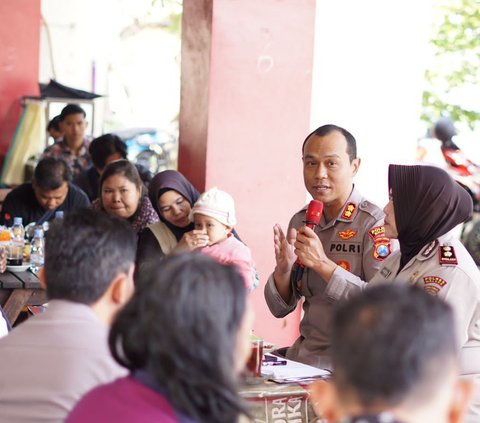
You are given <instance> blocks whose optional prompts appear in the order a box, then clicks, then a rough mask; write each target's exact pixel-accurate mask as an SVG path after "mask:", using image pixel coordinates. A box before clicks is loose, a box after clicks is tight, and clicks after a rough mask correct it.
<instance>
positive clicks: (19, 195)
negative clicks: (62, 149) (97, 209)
mask: <svg viewBox="0 0 480 423" xmlns="http://www.w3.org/2000/svg"><path fill="white" fill-rule="evenodd" d="M71 180H72V173H71V171H70V168H69V167H68V165H67V163H66V162H65V161H64V160H63V159H61V158H55V157H46V158H44V159H42V160H40V161H39V162H38V164H37V166H36V168H35V171H34V173H33V180H32V182H27V183H25V184H22V185H20V186H18V187H17V188H14V189H13V190H12V191H11V192H9V193H8V195H7V196H6V197H5V202H4V203H3V206H2V211H1V214H0V224H2V225H7V226H10V225H11V224H12V222H13V218H14V217H17V216H18V217H21V218H22V219H23V224H24V225H28V224H29V223H31V222H36V223H37V224H42V223H43V222H46V221H49V220H52V219H53V218H54V217H55V212H56V211H64V212H71V211H73V210H77V209H81V208H86V207H89V206H90V201H89V200H88V197H87V196H86V194H85V193H84V192H83V191H82V190H81V189H80V188H78V187H76V186H75V185H73V184H72V183H71Z"/></svg>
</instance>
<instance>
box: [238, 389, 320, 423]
mask: <svg viewBox="0 0 480 423" xmlns="http://www.w3.org/2000/svg"><path fill="white" fill-rule="evenodd" d="M240 395H241V396H242V397H243V398H244V399H245V400H246V401H247V402H248V404H249V406H250V412H251V413H252V417H253V419H252V421H254V422H259V423H265V422H266V423H268V422H295V423H300V422H302V423H314V422H315V423H317V422H318V423H320V422H322V420H321V419H319V418H318V417H317V416H315V413H314V411H313V408H312V405H311V403H310V401H309V392H308V388H307V387H306V386H302V385H299V384H288V385H287V384H286V385H279V384H276V383H273V382H270V381H267V380H264V381H262V382H260V383H258V384H255V385H244V386H243V387H242V388H241V389H240Z"/></svg>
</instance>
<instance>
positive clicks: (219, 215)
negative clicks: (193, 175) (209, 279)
mask: <svg viewBox="0 0 480 423" xmlns="http://www.w3.org/2000/svg"><path fill="white" fill-rule="evenodd" d="M189 217H190V221H192V222H193V223H194V225H195V229H194V230H195V231H202V232H203V233H205V234H206V235H208V243H207V244H206V245H203V246H200V248H199V249H198V250H199V251H200V252H202V253H203V254H207V255H208V256H210V257H212V258H214V259H215V260H216V261H218V262H220V263H223V264H234V265H236V266H237V268H238V270H239V271H240V274H241V275H242V277H243V280H244V282H245V286H246V287H247V289H248V290H249V291H252V290H253V289H254V288H255V286H256V281H257V280H258V279H257V272H256V270H255V264H254V262H253V260H252V253H251V252H250V249H249V248H248V247H247V246H246V245H245V244H244V243H243V242H241V241H239V240H238V239H237V238H235V237H234V236H233V234H232V230H233V227H234V226H235V225H236V224H237V219H236V218H235V204H234V201H233V198H232V196H231V195H230V194H228V193H226V192H224V191H220V190H219V189H218V188H216V187H215V188H212V189H210V190H208V191H205V192H204V193H203V194H202V195H200V197H199V198H198V200H197V202H196V203H195V204H194V206H193V207H192V210H191V212H190V216H189Z"/></svg>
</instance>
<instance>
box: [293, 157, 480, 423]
mask: <svg viewBox="0 0 480 423" xmlns="http://www.w3.org/2000/svg"><path fill="white" fill-rule="evenodd" d="M388 181H389V190H390V201H389V202H388V204H387V205H386V206H385V208H384V212H385V232H384V234H383V236H385V237H388V238H396V239H398V242H399V244H400V249H399V250H397V251H395V252H393V253H392V254H391V255H390V256H389V257H388V258H387V259H385V261H384V262H383V263H382V266H381V267H380V269H379V271H378V272H377V274H376V275H375V276H374V277H373V279H372V280H371V281H370V282H369V284H368V286H372V285H375V284H378V283H385V282H386V281H388V282H392V283H393V282H394V281H400V282H403V283H410V284H414V285H417V286H420V287H422V288H423V289H424V290H425V291H426V292H428V293H430V294H432V295H437V296H438V297H440V298H442V299H444V300H445V301H447V302H448V303H450V304H451V305H452V307H453V309H454V312H455V318H456V329H457V338H458V345H459V348H460V349H461V355H460V357H461V360H460V361H461V369H460V371H461V374H462V375H469V376H472V377H474V379H475V382H476V385H477V391H478V392H477V398H475V400H474V402H473V404H472V405H471V406H470V408H469V410H468V416H467V419H466V422H468V423H473V422H479V421H480V271H479V270H478V268H477V266H476V265H475V262H474V261H473V259H472V257H471V256H470V254H469V253H468V252H467V250H466V249H465V247H464V246H463V245H462V244H461V242H460V241H459V240H458V239H457V238H456V237H455V236H454V235H453V234H451V233H450V231H451V230H452V229H453V228H454V227H456V226H457V225H459V224H461V223H463V222H464V221H465V220H466V219H468V218H469V217H470V215H471V214H472V211H473V204H472V200H471V198H470V195H469V194H468V193H467V192H466V191H465V189H463V188H462V187H461V186H460V185H458V184H457V183H456V182H455V181H454V180H453V179H452V178H451V177H450V176H449V175H448V174H447V173H446V172H445V171H443V170H442V169H440V168H437V167H431V166H402V165H390V167H389V175H388ZM371 236H372V237H378V234H373V233H372V234H371ZM376 241H377V242H379V240H378V238H376ZM295 254H297V255H298V257H299V258H300V260H301V261H302V263H303V264H304V265H305V266H306V267H307V268H310V269H312V270H313V271H316V272H318V273H319V274H320V275H321V276H322V277H323V278H324V279H325V280H326V281H328V286H327V289H326V295H327V296H328V297H330V298H331V299H333V300H339V299H341V298H344V297H347V296H349V295H350V294H351V293H354V292H356V291H358V289H363V288H365V287H366V286H367V284H366V282H364V281H362V280H361V279H360V278H358V277H356V276H355V275H353V274H351V273H349V272H347V271H346V270H345V269H342V268H341V267H340V266H337V264H336V263H334V262H332V261H331V260H329V259H328V258H327V257H326V256H325V253H324V252H323V247H322V245H321V243H320V241H319V240H318V238H317V237H316V235H315V233H314V232H313V231H312V230H310V229H309V228H307V227H303V228H301V229H300V230H299V231H298V234H297V238H296V242H295Z"/></svg>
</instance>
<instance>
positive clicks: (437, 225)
mask: <svg viewBox="0 0 480 423" xmlns="http://www.w3.org/2000/svg"><path fill="white" fill-rule="evenodd" d="M388 185H389V190H390V193H391V196H392V199H393V208H394V211H395V223H396V226H397V231H398V241H399V243H400V251H401V259H400V269H399V271H400V270H401V269H402V268H403V267H404V266H405V265H406V264H407V263H408V262H409V261H410V260H411V259H412V258H413V257H415V256H416V255H417V254H418V253H419V252H420V250H421V249H422V248H423V247H424V246H425V245H427V244H429V243H430V242H432V241H434V240H435V239H437V238H438V237H440V236H442V235H444V234H446V233H447V232H448V231H450V230H451V229H453V228H454V227H455V226H457V225H458V224H460V223H462V222H464V221H465V220H466V219H468V218H469V217H470V215H471V214H472V212H473V203H472V199H471V197H470V195H469V194H468V193H467V191H466V190H465V189H464V188H462V187H461V186H460V185H459V184H458V183H457V182H455V181H454V180H453V179H452V178H451V177H450V176H449V175H448V174H447V173H446V172H445V171H444V170H442V169H440V168H438V167H433V166H403V165H390V166H389V168H388Z"/></svg>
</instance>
